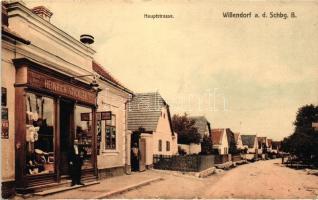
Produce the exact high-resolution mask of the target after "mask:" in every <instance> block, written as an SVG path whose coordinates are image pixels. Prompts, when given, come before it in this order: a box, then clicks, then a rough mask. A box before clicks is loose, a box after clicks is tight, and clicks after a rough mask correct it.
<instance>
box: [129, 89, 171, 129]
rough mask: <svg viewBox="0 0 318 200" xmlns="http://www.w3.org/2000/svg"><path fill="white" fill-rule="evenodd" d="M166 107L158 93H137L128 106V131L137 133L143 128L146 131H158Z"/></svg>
mask: <svg viewBox="0 0 318 200" xmlns="http://www.w3.org/2000/svg"><path fill="white" fill-rule="evenodd" d="M166 105H167V104H166V102H165V100H164V99H163V98H162V97H161V95H160V94H159V93H157V92H153V93H136V94H135V96H133V98H132V100H131V101H130V102H129V104H128V129H129V130H132V131H135V130H138V129H139V128H140V127H142V128H144V129H145V130H146V131H156V128H157V123H158V120H159V117H160V115H161V108H162V107H163V106H166ZM168 112H169V110H168ZM167 117H169V116H167Z"/></svg>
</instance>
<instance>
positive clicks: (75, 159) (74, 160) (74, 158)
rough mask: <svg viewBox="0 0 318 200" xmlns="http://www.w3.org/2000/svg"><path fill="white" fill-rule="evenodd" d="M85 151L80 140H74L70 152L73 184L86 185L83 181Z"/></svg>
mask: <svg viewBox="0 0 318 200" xmlns="http://www.w3.org/2000/svg"><path fill="white" fill-rule="evenodd" d="M83 158H84V151H83V150H82V149H81V148H80V147H79V145H78V140H74V145H73V146H72V148H71V152H70V159H69V160H70V174H71V177H72V186H74V185H84V184H83V183H82V182H81V175H82V173H81V169H82V164H83Z"/></svg>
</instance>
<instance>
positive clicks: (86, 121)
mask: <svg viewBox="0 0 318 200" xmlns="http://www.w3.org/2000/svg"><path fill="white" fill-rule="evenodd" d="M75 120H76V124H75V125H76V135H75V139H77V140H78V144H79V147H80V148H81V150H82V151H83V152H84V159H83V165H82V169H88V168H92V167H93V165H92V153H93V150H92V147H93V134H92V131H93V130H92V109H91V108H88V107H84V106H79V105H76V108H75Z"/></svg>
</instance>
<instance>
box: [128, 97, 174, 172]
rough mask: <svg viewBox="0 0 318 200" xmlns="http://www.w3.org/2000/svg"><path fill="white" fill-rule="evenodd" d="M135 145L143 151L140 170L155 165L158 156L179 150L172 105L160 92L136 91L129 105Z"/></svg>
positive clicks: (132, 136) (131, 129)
mask: <svg viewBox="0 0 318 200" xmlns="http://www.w3.org/2000/svg"><path fill="white" fill-rule="evenodd" d="M128 130H129V131H130V133H131V144H135V143H136V144H137V145H138V147H139V149H140V152H141V159H140V166H139V167H140V170H143V169H144V167H152V165H153V156H154V155H175V154H177V153H178V144H177V141H178V136H177V134H176V133H175V132H173V130H172V126H171V116H170V110H169V105H168V104H167V103H166V101H165V100H164V99H163V98H162V97H161V95H160V94H159V93H157V92H153V93H138V94H135V95H134V96H133V98H132V100H131V102H130V103H129V107H128Z"/></svg>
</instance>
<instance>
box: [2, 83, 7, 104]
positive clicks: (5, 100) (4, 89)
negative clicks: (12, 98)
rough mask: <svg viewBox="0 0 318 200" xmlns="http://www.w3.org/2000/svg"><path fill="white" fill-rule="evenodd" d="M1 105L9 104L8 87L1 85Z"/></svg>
mask: <svg viewBox="0 0 318 200" xmlns="http://www.w3.org/2000/svg"><path fill="white" fill-rule="evenodd" d="M1 106H7V88H4V87H1Z"/></svg>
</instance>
